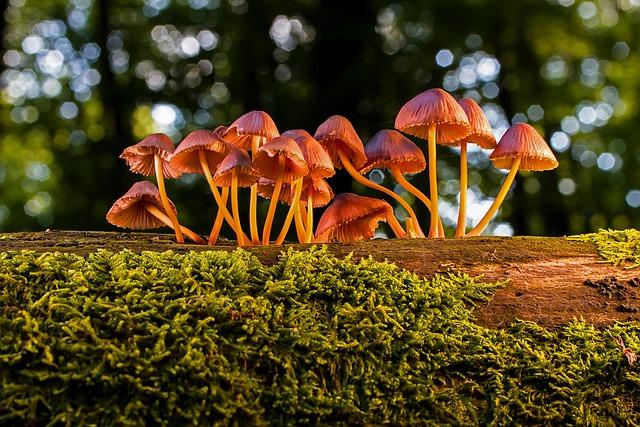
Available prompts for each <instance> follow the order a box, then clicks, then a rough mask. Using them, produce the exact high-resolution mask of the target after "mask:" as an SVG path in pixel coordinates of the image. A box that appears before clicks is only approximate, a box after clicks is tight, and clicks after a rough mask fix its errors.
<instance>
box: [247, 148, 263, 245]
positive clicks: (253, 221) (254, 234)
mask: <svg viewBox="0 0 640 427" xmlns="http://www.w3.org/2000/svg"><path fill="white" fill-rule="evenodd" d="M261 142H262V137H259V136H254V137H253V138H252V139H251V159H253V158H254V157H255V155H256V151H258V148H260V145H261V144H260V143H261ZM249 230H250V233H251V241H252V242H253V244H255V245H258V244H260V233H259V232H258V184H257V183H256V184H253V185H252V186H251V196H250V198H249Z"/></svg>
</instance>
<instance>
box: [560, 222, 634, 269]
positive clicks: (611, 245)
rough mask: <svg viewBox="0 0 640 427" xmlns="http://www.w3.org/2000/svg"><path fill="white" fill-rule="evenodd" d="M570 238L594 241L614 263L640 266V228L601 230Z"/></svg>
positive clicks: (609, 260) (601, 251) (606, 258)
mask: <svg viewBox="0 0 640 427" xmlns="http://www.w3.org/2000/svg"><path fill="white" fill-rule="evenodd" d="M568 239H569V240H579V241H582V242H592V243H594V244H595V245H596V247H597V249H598V253H599V254H600V255H601V256H602V257H603V258H604V259H605V260H607V261H608V262H611V263H612V264H613V265H623V266H625V267H627V268H634V267H638V266H640V230H636V229H633V228H632V229H628V230H600V231H598V232H597V233H589V234H582V235H579V236H570V237H568Z"/></svg>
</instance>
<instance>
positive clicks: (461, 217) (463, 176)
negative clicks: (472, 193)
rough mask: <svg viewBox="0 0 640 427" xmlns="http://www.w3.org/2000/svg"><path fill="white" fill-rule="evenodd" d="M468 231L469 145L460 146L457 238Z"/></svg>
mask: <svg viewBox="0 0 640 427" xmlns="http://www.w3.org/2000/svg"><path fill="white" fill-rule="evenodd" d="M465 231H467V143H466V142H463V143H462V144H460V207H459V208H458V223H457V224H456V233H455V237H462V236H464V233H465Z"/></svg>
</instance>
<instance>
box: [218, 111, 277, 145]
mask: <svg viewBox="0 0 640 427" xmlns="http://www.w3.org/2000/svg"><path fill="white" fill-rule="evenodd" d="M278 135H280V132H278V128H277V127H276V124H275V123H274V121H273V119H272V118H271V116H269V115H268V114H267V113H265V112H264V111H250V112H248V113H246V114H243V115H242V116H240V117H238V118H237V119H236V120H235V121H234V122H233V123H231V125H230V126H229V127H228V128H227V130H226V131H225V133H224V140H225V141H227V142H228V143H229V144H231V145H234V146H236V147H238V148H242V149H244V150H251V141H252V139H253V137H254V136H260V137H263V138H266V140H267V141H268V140H270V139H272V138H275V137H276V136H278Z"/></svg>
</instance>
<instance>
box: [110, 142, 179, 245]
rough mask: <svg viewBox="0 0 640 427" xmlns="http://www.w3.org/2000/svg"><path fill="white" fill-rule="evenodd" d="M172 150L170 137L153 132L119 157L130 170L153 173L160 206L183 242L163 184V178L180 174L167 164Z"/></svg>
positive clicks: (149, 174)
mask: <svg viewBox="0 0 640 427" xmlns="http://www.w3.org/2000/svg"><path fill="white" fill-rule="evenodd" d="M173 152H174V148H173V143H172V142H171V139H169V137H168V136H167V135H165V134H163V133H154V134H151V135H149V136H147V137H146V138H144V139H143V140H142V141H140V142H138V143H137V144H135V145H132V146H130V147H127V148H125V149H124V151H123V152H122V154H121V155H120V158H121V159H124V160H125V161H126V162H127V165H128V166H129V169H130V170H131V172H135V173H139V174H142V175H145V176H153V175H155V177H156V181H157V182H158V189H159V191H160V199H161V201H162V206H163V207H164V210H165V211H166V212H167V215H169V219H170V220H171V224H172V228H173V229H174V230H175V233H176V240H177V241H178V243H184V237H183V236H182V230H181V228H180V224H179V223H178V217H177V214H176V213H174V212H173V210H172V209H171V207H170V206H171V205H170V201H169V197H168V196H167V190H166V189H165V186H164V178H177V177H179V176H180V172H179V171H177V170H176V169H174V168H173V167H172V166H171V165H170V164H169V160H171V155H172V154H173Z"/></svg>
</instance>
